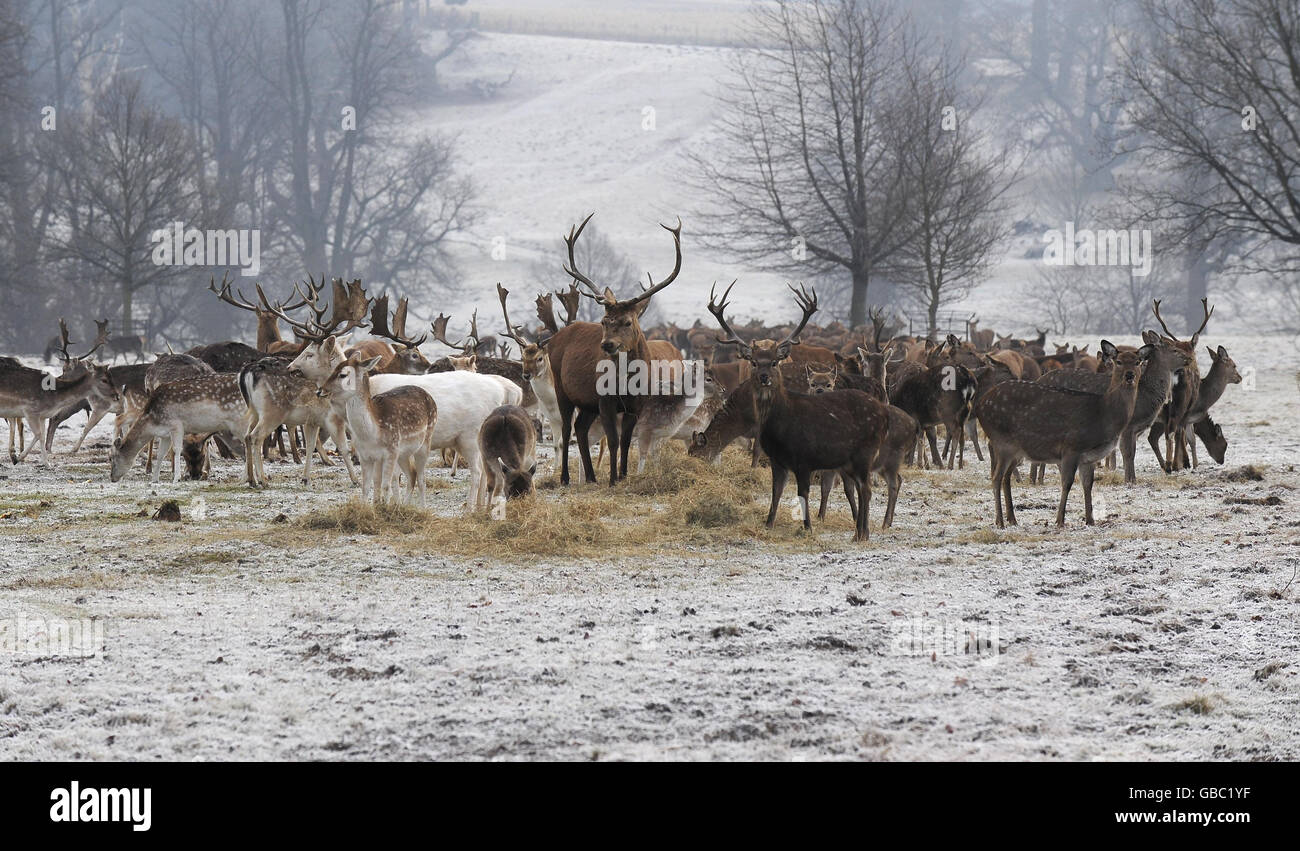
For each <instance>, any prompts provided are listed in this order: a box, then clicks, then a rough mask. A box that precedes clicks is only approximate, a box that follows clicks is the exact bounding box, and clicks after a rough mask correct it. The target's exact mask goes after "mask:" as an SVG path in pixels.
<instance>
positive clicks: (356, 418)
mask: <svg viewBox="0 0 1300 851" xmlns="http://www.w3.org/2000/svg"><path fill="white" fill-rule="evenodd" d="M380 360H382V358H379V357H375V358H370V359H369V360H364V361H363V360H361V359H359V358H357V357H355V356H353V357H350V358H349V359H348V360H346V361H344V362H343V363H341V364H339V365H338V367H337V368H336V369H335V370H334V373H333V375H331V376H330V377H329V379H327V380H326V381H325V383H324V384H323V385H322V386H321V387H320V389H319V390H318V391H317V392H318V393H319V394H320V396H321V397H322V398H325V397H330V398H333V399H335V400H337V402H339V403H342V405H343V408H344V410H346V411H347V419H348V428H350V429H351V430H352V440H353V445H354V446H355V447H356V451H357V457H358V458H360V459H361V499H362V500H363V501H364V500H366V499H367V498H369V495H370V493H371V492H373V493H374V501H375V504H376V505H378V504H379V503H381V502H383V501H384V500H386V499H390V500H391V499H392V498H393V491H394V487H393V483H394V482H395V481H396V479H397V473H398V472H399V471H400V472H401V474H402V475H404V476H406V502H407V503H411V502H413V500H414V498H415V492H416V490H417V489H418V490H419V492H420V507H421V508H423V507H424V505H425V483H424V470H425V467H426V465H427V464H428V462H429V452H430V448H431V445H432V443H433V436H434V430H435V428H436V424H437V422H438V420H439V416H438V406H437V404H436V403H435V402H434V401H433V397H432V396H430V395H429V394H428V392H426V391H425V390H423V389H421V388H419V387H415V386H413V385H409V384H407V385H403V386H400V387H396V388H393V389H392V390H387V391H384V392H380V393H374V392H373V391H374V387H373V384H372V380H371V376H370V373H371V371H372V370H374V369H375V368H376V367H378V366H379V362H380ZM376 378H378V376H376Z"/></svg>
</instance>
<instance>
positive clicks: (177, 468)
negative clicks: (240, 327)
mask: <svg viewBox="0 0 1300 851" xmlns="http://www.w3.org/2000/svg"><path fill="white" fill-rule="evenodd" d="M247 421H248V406H247V405H246V404H245V403H244V397H243V395H241V394H240V392H239V376H237V375H231V374H230V373H217V374H216V375H208V376H203V377H200V378H187V379H183V380H181V381H173V382H170V383H168V384H163V385H161V386H160V387H158V388H157V389H155V390H154V391H153V393H151V394H149V401H148V402H147V403H145V406H144V410H143V411H141V412H140V415H139V416H138V417H136V419H135V422H134V423H132V424H131V428H130V429H129V430H128V431H127V433H126V435H125V437H119V438H117V439H116V440H114V441H113V456H112V472H111V473H110V478H111V479H112V480H113V481H115V482H117V481H121V479H122V477H123V476H125V475H126V474H127V472H128V471H130V469H131V465H132V464H133V463H134V462H135V457H136V456H137V455H139V454H140V450H141V449H143V448H144V446H145V445H146V444H149V443H152V442H153V441H154V440H155V439H160V440H161V441H162V445H161V447H160V456H159V457H165V456H166V455H167V452H168V450H169V449H174V450H175V451H176V453H177V455H178V456H179V455H180V453H181V450H182V447H183V446H184V444H185V435H187V434H200V435H203V434H211V433H214V432H223V433H229V434H243V433H244V432H245V430H246V428H247ZM182 466H183V465H182V464H181V463H179V462H178V463H176V464H175V465H174V467H173V469H172V481H173V482H179V481H180V480H181V467H182ZM161 468H162V465H161V464H159V465H157V466H155V467H154V468H153V474H152V481H155V482H156V481H158V477H159V474H160V472H161Z"/></svg>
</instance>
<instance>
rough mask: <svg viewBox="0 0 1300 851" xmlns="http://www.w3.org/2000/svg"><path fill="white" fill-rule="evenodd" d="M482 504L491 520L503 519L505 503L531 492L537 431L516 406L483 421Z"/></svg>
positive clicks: (480, 446) (504, 407)
mask: <svg viewBox="0 0 1300 851" xmlns="http://www.w3.org/2000/svg"><path fill="white" fill-rule="evenodd" d="M478 451H479V464H480V465H481V468H482V469H481V470H480V475H481V476H482V477H483V494H482V497H483V499H482V502H481V503H480V504H479V505H477V506H476V507H477V508H481V507H483V505H484V504H486V505H487V506H489V507H490V508H491V513H492V519H493V520H504V519H505V517H506V500H507V498H510V499H513V498H515V497H521V496H527V495H528V494H531V493H532V492H533V476H534V475H535V474H536V473H537V429H536V427H535V426H534V425H533V418H532V417H530V416H529V415H528V412H527V411H525V410H524V409H523V408H521V407H519V406H518V405H502V406H501V407H499V408H497V409H496V410H494V411H492V413H490V414H488V415H487V417H486V418H485V419H484V420H483V425H482V426H480V427H479V432H478Z"/></svg>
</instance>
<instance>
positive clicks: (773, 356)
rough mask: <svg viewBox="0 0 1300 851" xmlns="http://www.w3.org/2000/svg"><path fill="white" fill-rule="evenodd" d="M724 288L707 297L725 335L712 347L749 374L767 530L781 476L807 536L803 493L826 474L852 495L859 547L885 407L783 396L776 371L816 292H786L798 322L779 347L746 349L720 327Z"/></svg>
mask: <svg viewBox="0 0 1300 851" xmlns="http://www.w3.org/2000/svg"><path fill="white" fill-rule="evenodd" d="M732 286H735V282H734V281H733V282H732V285H731V286H729V287H727V289H726V291H725V292H724V293H723V294H722V300H721V301H720V302H719V301H717V300H716V299H715V296H714V293H713V292H712V291H711V292H710V293H709V312H710V313H712V314H713V316H714V318H715V319H716V320H717V321H718V325H719V326H720V327H721V328H722V330H723V332H724V333H725V334H726V337H725V338H724V337H719V338H718V340H719V342H720V343H724V344H727V345H734V346H736V350H737V353H738V354H739V355H740V357H742V358H744V359H745V360H747V361H749V363H750V365H751V367H752V368H753V381H754V393H753V398H754V416H755V420H756V422H757V425H758V436H759V444H760V445H761V446H762V448H763V451H764V452H766V453H767V457H768V459H769V461H770V463H771V467H772V504H771V506H770V507H769V509H768V513H767V527H768V528H769V529H770V528H772V526H773V524H774V523H775V522H776V512H777V509H778V507H779V506H780V503H781V493H782V492H783V491H784V490H785V483H786V479H787V478H788V476H789V473H790V472H791V471H793V472H794V474H795V482H796V484H797V487H798V493H799V504H800V507H801V508H802V509H803V526H804V529H805V530H809V529H811V528H812V519H811V517H810V514H809V510H808V492H809V489H810V487H811V482H812V474H813V473H814V472H816V471H819V470H823V471H825V470H829V471H833V472H838V473H839V475H840V477H841V478H842V479H843V480H844V489H845V493H846V494H847V493H849V492H851V491H853V492H855V495H856V497H857V499H856V503H857V504H856V508H854V512H853V513H854V523H855V532H854V535H853V540H855V541H865V540H867V539H868V538H869V536H870V530H869V523H868V518H869V514H870V507H871V468H872V465H873V464H874V463H875V461H876V456H877V455H878V454H879V452H880V445H881V443H882V442H883V440H884V438H885V434H886V432H887V430H888V427H889V417H888V414H887V413H886V411H885V407H884V406H883V405H882V404H881V403H880V402H878V401H876V400H875V399H872V398H871V397H870V396H868V395H867V394H866V393H863V392H862V391H860V390H840V391H837V392H835V393H823V394H820V395H806V394H802V393H790V392H788V391H787V390H786V389H785V384H784V378H783V375H782V373H781V369H780V365H781V362H782V361H784V360H786V359H787V358H788V357H789V356H790V350H791V348H792V346H793V345H794V341H795V339H797V338H798V336H799V332H800V331H802V330H803V329H804V326H805V325H807V324H808V320H809V319H810V318H811V317H812V315H813V314H814V313H816V312H817V292H816V290H813V292H812V293H811V294H809V293H808V291H807V290H804V289H803V288H802V287H800V288H799V289H798V290H795V289H794V287H791V288H790V290H791V292H793V293H794V294H795V300H796V302H797V303H798V305H799V307H800V309H801V311H802V316H801V318H800V321H799V324H798V325H796V326H795V328H794V330H793V331H791V332H790V333H789V334H787V335H786V336H785V337H784V338H783V339H782V340H780V341H773V340H755V341H753V342H748V343H747V342H745V341H744V340H742V339H741V338H740V337H739V336H738V335H737V334H736V333H735V331H733V330H732V328H731V326H730V325H729V324H728V322H727V319H726V308H727V296H728V295H729V294H730V293H731V287H732ZM852 506H853V503H852V502H850V507H852Z"/></svg>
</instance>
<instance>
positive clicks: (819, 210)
mask: <svg viewBox="0 0 1300 851" xmlns="http://www.w3.org/2000/svg"><path fill="white" fill-rule="evenodd" d="M914 41H915V35H914V34H913V33H912V31H911V28H910V27H909V26H908V22H907V19H906V17H905V16H904V15H903V14H902V13H900V12H899V11H898V10H897V9H896V8H895V6H894V5H893V4H891V3H888V2H883V0H806V1H805V0H777V2H774V3H772V4H765V5H763V6H761V7H758V9H757V11H756V12H755V18H754V27H753V32H752V46H751V48H750V49H749V50H745V51H738V52H737V54H736V59H735V67H734V68H733V71H734V77H735V81H734V82H733V83H732V84H730V85H729V87H728V88H727V89H726V90H725V92H724V94H723V95H722V96H721V98H720V100H721V103H720V107H721V109H720V112H721V117H720V119H719V127H720V130H719V132H720V134H721V137H722V138H721V140H720V142H721V143H720V144H710V146H709V149H708V150H707V151H703V152H700V153H698V154H697V155H696V156H695V157H694V158H693V162H694V166H695V169H696V172H697V174H698V177H699V182H700V184H701V186H702V188H703V189H704V190H705V191H706V192H708V193H709V194H710V195H711V196H712V198H713V199H714V200H715V201H716V203H717V207H716V208H713V209H710V210H704V211H701V212H700V213H699V214H698V216H697V217H698V218H700V219H702V221H703V228H704V236H703V240H704V241H705V242H706V244H710V245H713V246H715V247H718V248H721V249H723V250H725V251H727V252H728V253H731V254H733V255H735V256H737V257H739V258H743V259H747V260H754V261H762V262H765V263H767V264H769V265H770V266H771V267H773V268H776V269H779V270H785V271H791V272H795V273H803V274H807V272H808V271H809V267H810V266H811V267H812V268H813V269H816V270H831V269H837V268H838V269H842V270H846V271H847V272H848V273H849V276H850V277H851V278H852V288H853V289H852V299H851V303H850V310H849V321H850V322H851V324H853V325H861V324H863V323H864V322H865V321H866V316H867V296H868V287H869V285H870V283H871V281H872V279H873V275H874V274H875V273H876V270H877V269H878V267H880V266H882V265H884V264H885V263H886V261H888V260H889V259H890V258H891V257H892V256H893V255H894V253H895V252H896V251H898V249H899V247H900V246H901V245H902V244H903V242H905V241H906V238H907V236H908V234H907V232H906V228H905V227H904V226H903V222H904V221H905V220H906V216H904V215H903V208H904V206H905V202H906V198H907V192H908V187H907V185H906V181H905V179H904V177H903V174H902V171H901V164H900V162H899V158H898V157H897V156H896V155H895V152H894V150H893V149H892V146H891V144H890V143H891V139H896V138H898V134H896V133H892V132H891V130H892V126H894V125H895V123H896V122H906V121H909V120H910V116H906V115H905V114H903V113H902V112H901V111H900V110H899V109H898V108H897V105H896V103H895V102H894V95H895V93H896V91H897V90H898V87H899V80H898V69H897V60H898V58H899V56H900V55H901V53H902V51H904V50H905V49H906V48H907V47H908V45H909V44H912V43H914Z"/></svg>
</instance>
